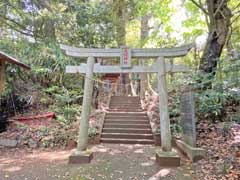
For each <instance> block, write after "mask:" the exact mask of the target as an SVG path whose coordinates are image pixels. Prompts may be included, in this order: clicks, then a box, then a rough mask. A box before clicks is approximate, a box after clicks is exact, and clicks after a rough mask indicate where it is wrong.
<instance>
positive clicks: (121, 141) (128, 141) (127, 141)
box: [101, 138, 154, 144]
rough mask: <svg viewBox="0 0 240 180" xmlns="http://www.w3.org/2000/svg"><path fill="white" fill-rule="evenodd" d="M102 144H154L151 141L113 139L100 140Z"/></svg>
mask: <svg viewBox="0 0 240 180" xmlns="http://www.w3.org/2000/svg"><path fill="white" fill-rule="evenodd" d="M101 142H102V143H116V144H154V140H152V139H115V138H111V139H110V138H101Z"/></svg>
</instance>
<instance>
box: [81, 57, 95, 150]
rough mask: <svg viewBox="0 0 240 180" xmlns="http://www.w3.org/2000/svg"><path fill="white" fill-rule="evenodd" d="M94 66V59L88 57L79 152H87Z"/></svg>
mask: <svg viewBox="0 0 240 180" xmlns="http://www.w3.org/2000/svg"><path fill="white" fill-rule="evenodd" d="M93 66H94V58H93V57H88V60H87V67H86V68H87V69H86V77H85V84H84V96H83V104H82V114H81V121H80V127H79V136H78V146H77V151H85V150H86V149H87V145H88V127H89V115H90V112H91V102H92V93H93V80H92V78H93Z"/></svg>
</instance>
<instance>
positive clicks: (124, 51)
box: [120, 46, 131, 69]
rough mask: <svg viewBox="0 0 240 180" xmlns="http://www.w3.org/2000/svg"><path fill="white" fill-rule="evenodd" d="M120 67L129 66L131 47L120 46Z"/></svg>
mask: <svg viewBox="0 0 240 180" xmlns="http://www.w3.org/2000/svg"><path fill="white" fill-rule="evenodd" d="M120 64H121V68H123V69H124V68H131V49H130V48H128V47H127V46H122V47H121V57H120Z"/></svg>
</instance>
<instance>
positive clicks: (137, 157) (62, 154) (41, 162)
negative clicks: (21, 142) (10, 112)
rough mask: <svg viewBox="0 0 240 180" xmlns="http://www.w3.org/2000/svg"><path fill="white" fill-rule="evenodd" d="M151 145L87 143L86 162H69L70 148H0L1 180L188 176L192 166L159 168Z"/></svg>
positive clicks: (131, 179) (180, 179)
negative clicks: (89, 155) (90, 156)
mask: <svg viewBox="0 0 240 180" xmlns="http://www.w3.org/2000/svg"><path fill="white" fill-rule="evenodd" d="M156 148H157V147H155V146H146V145H144V146H143V145H116V144H100V145H95V146H92V147H90V149H91V150H92V151H93V152H94V159H93V160H92V162H91V163H90V164H85V165H70V164H68V156H69V155H70V154H71V151H66V150H57V151H46V150H44V151H41V150H36V151H30V150H22V149H21V150H19V149H0V153H1V154H0V179H1V180H5V179H6V180H7V179H11V180H62V179H63V180H64V179H67V180H103V179H105V180H145V179H146V180H147V179H149V180H157V179H166V180H170V179H171V180H192V179H197V178H196V175H195V171H194V170H193V166H192V165H191V163H190V162H188V161H186V160H185V159H183V160H182V165H181V167H178V168H162V167H159V166H158V165H157V164H156V163H155V149H156Z"/></svg>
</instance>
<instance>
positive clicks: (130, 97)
mask: <svg viewBox="0 0 240 180" xmlns="http://www.w3.org/2000/svg"><path fill="white" fill-rule="evenodd" d="M111 98H114V99H117V98H121V99H122V98H126V99H140V97H139V96H111Z"/></svg>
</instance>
